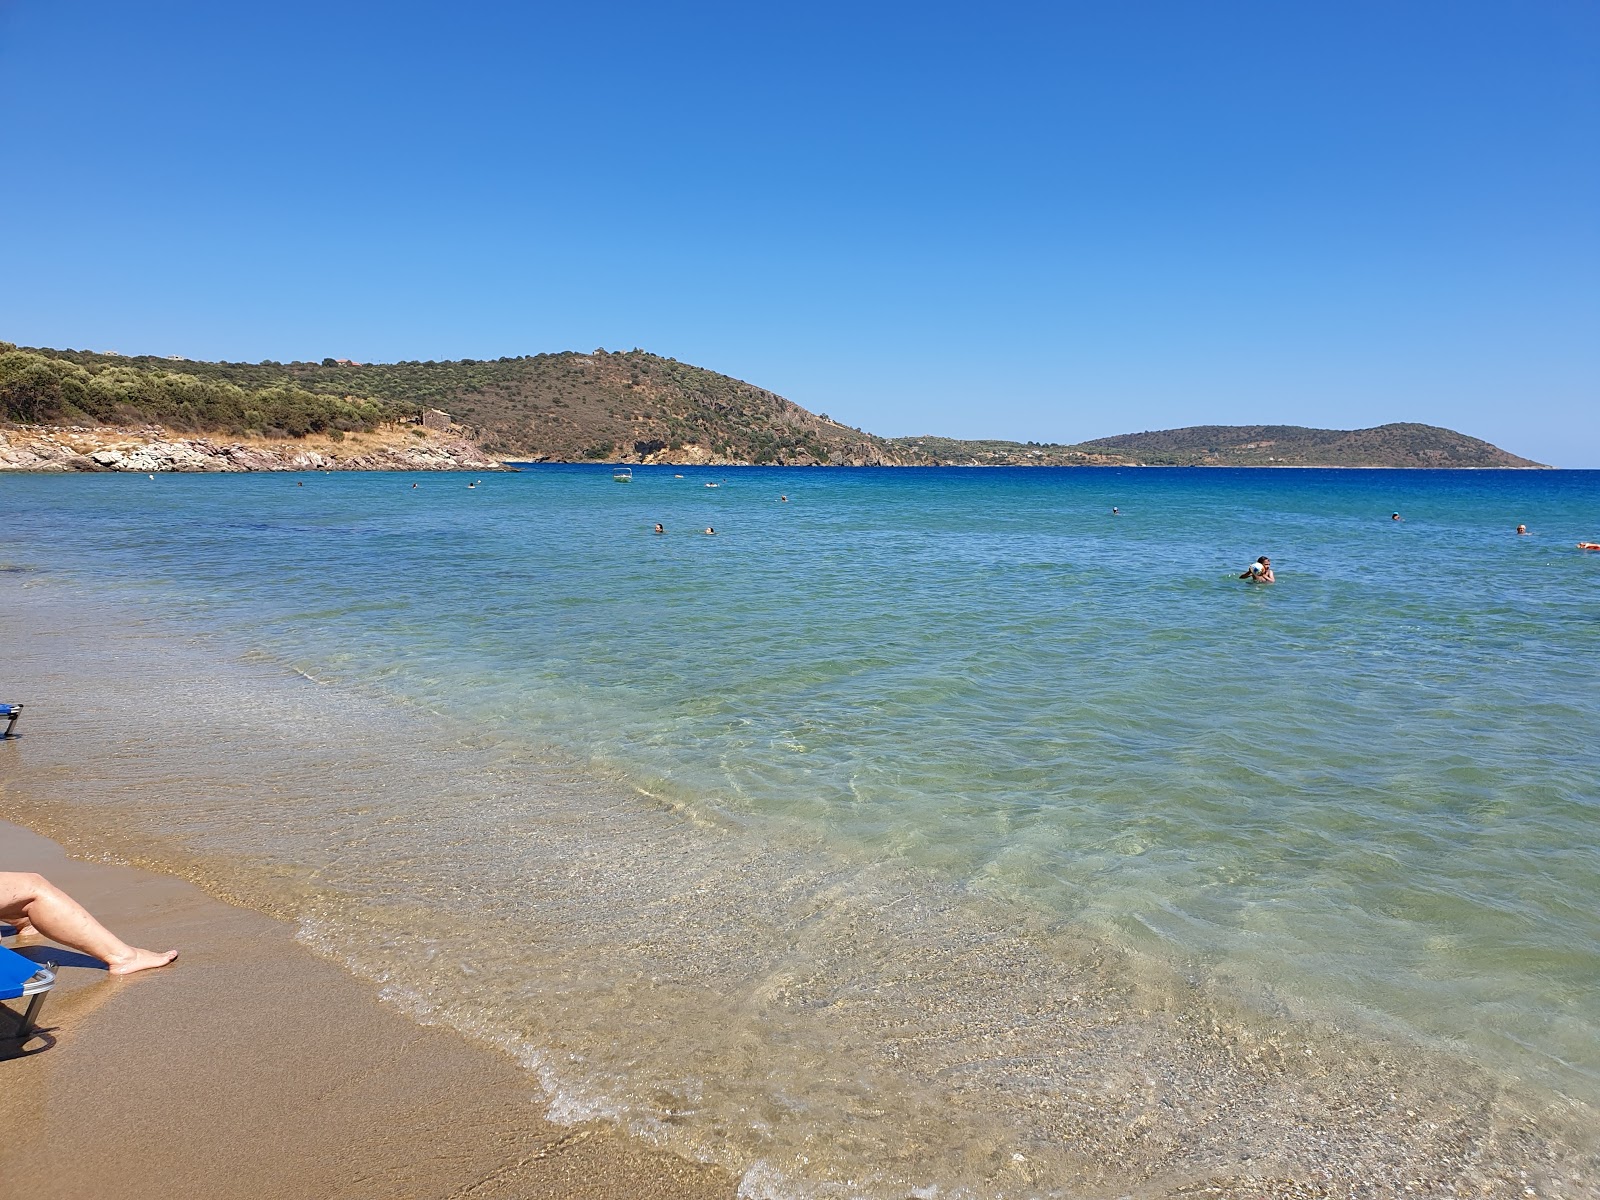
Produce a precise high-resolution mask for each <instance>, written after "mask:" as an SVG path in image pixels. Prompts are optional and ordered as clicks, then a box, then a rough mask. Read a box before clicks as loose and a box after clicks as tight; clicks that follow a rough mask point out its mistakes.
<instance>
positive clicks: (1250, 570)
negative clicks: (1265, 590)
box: [1239, 554, 1278, 583]
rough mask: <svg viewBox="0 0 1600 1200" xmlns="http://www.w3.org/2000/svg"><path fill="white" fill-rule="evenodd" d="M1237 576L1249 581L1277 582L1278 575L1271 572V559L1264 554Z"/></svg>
mask: <svg viewBox="0 0 1600 1200" xmlns="http://www.w3.org/2000/svg"><path fill="white" fill-rule="evenodd" d="M1239 578H1240V579H1248V580H1249V581H1250V582H1251V583H1277V582H1278V577H1277V576H1276V575H1274V574H1273V573H1272V560H1271V559H1270V558H1268V557H1267V556H1266V555H1265V554H1263V555H1262V556H1261V557H1260V558H1258V559H1256V560H1255V562H1253V563H1251V564H1250V565H1249V566H1248V567H1246V568H1245V570H1244V573H1243V574H1241V575H1240V576H1239Z"/></svg>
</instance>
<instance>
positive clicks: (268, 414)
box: [0, 342, 1544, 471]
mask: <svg viewBox="0 0 1600 1200" xmlns="http://www.w3.org/2000/svg"><path fill="white" fill-rule="evenodd" d="M508 461H527V462H627V463H673V464H685V465H693V464H706V465H715V466H737V465H774V466H780V465H781V466H1262V467H1270V466H1298V467H1306V466H1327V467H1480V468H1481V467H1499V468H1507V467H1515V468H1536V467H1542V466H1543V465H1544V464H1542V463H1536V462H1532V461H1531V460H1529V459H1526V458H1519V457H1518V456H1516V455H1514V454H1510V453H1508V452H1507V451H1504V450H1501V449H1500V448H1498V447H1496V446H1492V445H1490V444H1489V443H1488V442H1485V441H1481V440H1479V439H1478V438H1474V437H1468V436H1467V435H1465V434H1462V433H1456V432H1455V431H1453V430H1449V429H1441V428H1439V427H1437V426H1432V425H1418V424H1409V423H1397V424H1391V425H1380V426H1378V427H1377V428H1374V429H1357V430H1335V429H1306V428H1303V427H1301V426H1297V425H1199V426H1193V427H1190V428H1186V429H1169V430H1161V431H1157V432H1146V433H1129V434H1122V435H1120V436H1117V437H1108V438H1099V439H1096V440H1094V441H1090V442H1083V443H1080V444H1077V445H1060V444H1054V443H1033V442H1009V441H984V440H978V441H973V440H960V439H955V438H943V437H935V436H931V435H930V436H926V437H901V438H886V437H878V436H876V435H874V434H870V433H866V432H864V431H862V430H860V429H854V428H851V427H850V426H847V425H843V424H840V423H839V422H837V421H834V420H833V419H832V418H830V417H828V416H827V415H826V414H818V413H812V412H808V411H807V410H806V409H804V408H801V407H800V406H799V405H798V404H795V403H793V402H792V401H790V400H786V399H784V398H783V397H782V396H779V395H776V394H775V393H773V392H769V391H767V390H765V389H763V388H759V387H756V386H755V385H753V384H749V383H745V382H743V381H742V380H738V379H734V378H731V377H730V376H727V375H720V374H718V373H716V372H715V371H708V370H706V369H704V368H702V367H694V366H690V365H688V364H686V363H680V362H678V361H677V360H675V359H671V358H662V357H660V356H659V355H655V354H649V353H646V352H645V351H643V350H629V351H625V352H616V353H613V352H608V351H605V350H596V351H594V352H593V353H592V354H578V353H574V352H570V351H567V352H562V353H556V354H534V355H524V356H520V357H515V358H510V357H508V358H498V359H482V360H480V359H462V360H459V361H455V362H431V361H430V362H398V363H358V362H353V361H351V360H349V359H333V358H325V359H323V360H322V361H321V362H289V363H280V362H261V363H212V362H200V361H195V360H190V359H183V358H159V357H155V356H150V355H143V356H127V355H122V354H117V353H114V352H94V351H88V350H52V349H39V348H26V347H24V348H19V347H16V346H14V345H12V344H11V343H9V342H0V470H4V469H13V470H42V471H51V470H55V471H63V470H91V471H93V470H112V471H117V470H121V471H259V470H289V471H295V470H429V469H432V470H469V471H483V470H490V469H493V468H494V467H495V466H496V465H498V464H499V463H501V462H508Z"/></svg>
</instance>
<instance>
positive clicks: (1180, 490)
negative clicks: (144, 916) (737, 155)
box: [0, 464, 1600, 1200]
mask: <svg viewBox="0 0 1600 1200" xmlns="http://www.w3.org/2000/svg"><path fill="white" fill-rule="evenodd" d="M0 501H3V507H0V511H3V514H4V532H3V540H0V604H3V609H4V614H5V615H4V627H3V632H0V646H3V647H4V649H3V650H0V689H3V690H4V691H6V692H7V694H6V695H0V700H5V701H23V702H26V703H27V704H28V708H27V709H26V710H25V716H24V718H23V721H22V722H21V724H20V726H19V730H20V732H22V733H23V735H24V736H23V737H21V738H18V739H16V740H15V741H13V742H10V743H5V744H0V802H3V807H4V810H5V811H3V812H0V815H4V816H8V817H11V818H13V819H16V820H18V821H20V822H22V823H25V824H30V825H32V826H34V827H36V828H40V829H41V830H42V831H45V832H48V833H50V834H51V835H52V836H57V837H59V838H61V839H62V840H63V841H64V842H66V844H67V845H68V846H69V847H71V848H73V849H74V850H76V851H78V852H79V853H86V854H91V855H96V856H100V857H104V858H106V859H108V860H112V861H126V862H135V863H139V864H142V865H149V866H154V867H157V868H159V869H163V870H167V871H172V872H174V873H177V874H181V875H184V876H186V877H188V878H192V879H195V880H197V881H199V882H201V883H202V884H203V885H204V886H206V887H208V888H210V889H211V890H212V891H213V892H215V893H216V894H218V895H221V896H224V897H226V898H228V899H230V900H233V901H235V902H239V903H244V904H249V905H252V906H254V907H257V908H260V909H262V910H263V911H267V912H271V913H274V914H276V915H279V916H282V917H284V918H286V919H288V920H291V921H293V922H295V924H296V928H297V929H298V932H299V936H300V938H301V940H302V941H304V942H305V943H306V944H307V945H308V946H309V947H311V948H312V949H313V950H315V951H316V952H317V953H320V954H323V955H326V956H328V957H331V958H333V959H335V960H337V961H339V962H341V963H343V964H344V965H345V966H346V967H348V969H349V970H351V971H352V972H354V973H356V974H357V975H359V976H361V977H362V978H364V979H368V980H371V981H372V984H373V986H374V987H375V988H376V989H377V990H378V991H379V992H380V993H381V994H382V995H383V997H384V998H385V999H386V1000H387V1001H389V1002H390V1003H392V1004H394V1005H396V1006H398V1007H399V1008H400V1009H402V1010H403V1011H404V1012H406V1013H407V1014H409V1015H410V1016H411V1017H413V1018H414V1019H415V1020H417V1021H420V1022H424V1023H428V1024H437V1025H443V1026H447V1027H450V1028H453V1029H456V1030H458V1031H460V1032H461V1033H462V1034H464V1035H465V1036H467V1037H469V1038H472V1039H475V1040H478V1041H482V1042H486V1043H489V1044H491V1045H493V1046H496V1047H498V1048H500V1049H501V1050H503V1051H504V1052H505V1053H507V1054H509V1055H511V1056H513V1057H514V1058H515V1059H516V1060H517V1061H518V1062H520V1063H521V1064H523V1066H524V1067H525V1068H526V1070H527V1072H528V1078H529V1080H530V1088H531V1090H532V1091H534V1092H536V1094H537V1095H538V1096H539V1097H540V1101H539V1102H540V1103H542V1104H544V1105H547V1106H548V1108H549V1110H550V1113H551V1115H552V1116H553V1117H554V1118H555V1119H556V1120H558V1121H563V1122H570V1123H581V1122H588V1121H599V1122H606V1123H611V1124H615V1125H617V1126H619V1127H621V1128H623V1129H626V1130H628V1131H629V1132H631V1133H632V1134H633V1135H635V1136H637V1137H640V1138H644V1139H647V1140H649V1141H651V1142H654V1143H656V1144H659V1145H662V1146H665V1147H667V1148H669V1149H671V1150H674V1151H676V1152H678V1153H681V1154H684V1155H687V1156H689V1157H692V1158H696V1159H700V1160H704V1161H709V1162H715V1163H719V1164H721V1165H723V1166H725V1167H726V1168H727V1169H729V1170H730V1171H732V1172H733V1173H734V1174H735V1176H737V1177H738V1178H739V1180H740V1194H741V1195H742V1196H744V1197H747V1198H750V1200H789V1198H794V1200H835V1198H846V1197H849V1198H855V1197H861V1198H865V1200H898V1198H901V1197H916V1198H918V1200H933V1198H939V1200H952V1198H954V1200H1011V1198H1020V1197H1063V1198H1065V1197H1074V1198H1077V1197H1102V1196H1103V1197H1121V1196H1197V1195H1219V1196H1240V1197H1245V1196H1256V1195H1262V1196H1265V1195H1279V1194H1282V1195H1291V1194H1292V1195H1375V1196H1383V1195H1396V1196H1399V1195H1452V1196H1453V1195H1458V1194H1461V1195H1466V1194H1472V1195H1508V1196H1509V1195H1516V1196H1522V1195H1540V1196H1575V1197H1576V1196H1595V1195H1600V1172H1597V1164H1600V1149H1597V1144H1596V1142H1597V1130H1600V1119H1597V1114H1600V1036H1597V1034H1600V911H1597V910H1600V553H1590V552H1585V551H1582V550H1580V549H1578V548H1577V547H1576V545H1575V543H1577V542H1578V541H1580V540H1590V539H1600V472H1585V471H1386V470H1313V469H1253V470H1252V469H1186V468H1172V469H1164V468H1145V469H1134V468H1126V469H1124V468H1062V469H1055V468H1019V469H1011V468H995V469H987V468H984V469H975V468H969V469H955V468H952V469H942V468H939V469H936V468H927V469H922V468H900V469H870V468H869V469H822V468H812V469H804V468H788V469H779V468H734V467H670V466H664V467H656V466H643V467H634V468H633V479H632V482H631V483H619V482H616V481H614V480H613V477H612V470H611V468H610V467H608V466H604V465H544V464H540V465H527V466H525V467H524V468H523V469H521V470H519V471H516V472H507V473H495V474H489V475H483V476H477V477H473V476H466V475H460V474H424V473H418V474H404V473H333V474H324V473H305V474H256V475H158V476H155V477H153V478H151V477H146V476H145V475H110V474H96V475H70V476H67V475H9V476H4V477H0ZM657 523H660V524H661V525H662V527H663V530H664V532H660V533H657V532H655V531H654V526H655V525H656V524H657ZM1519 524H1520V525H1526V527H1527V533H1526V534H1523V535H1519V534H1518V533H1516V529H1517V526H1518V525H1519ZM712 530H714V531H715V532H714V533H713V532H712ZM1259 555H1268V556H1270V557H1271V560H1272V565H1273V569H1274V571H1275V573H1276V578H1277V582H1276V583H1275V584H1272V585H1261V584H1251V583H1248V582H1244V581H1241V580H1240V578H1239V575H1240V573H1241V572H1242V571H1244V570H1245V569H1246V567H1247V566H1248V564H1249V563H1251V562H1252V561H1253V560H1255V559H1256V558H1257V556H1259ZM1207 1189H1209V1190H1207ZM1297 1189H1298V1190H1297ZM1319 1189H1320V1190H1319Z"/></svg>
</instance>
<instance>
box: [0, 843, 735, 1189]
mask: <svg viewBox="0 0 1600 1200" xmlns="http://www.w3.org/2000/svg"><path fill="white" fill-rule="evenodd" d="M0 870H37V871H39V872H40V873H42V874H44V875H46V876H47V877H49V878H50V879H51V880H52V881H54V882H56V883H59V884H61V885H62V886H63V887H65V888H66V889H67V890H68V891H69V892H70V893H71V894H72V895H74V896H75V897H77V898H78V899H79V900H81V901H82V902H84V903H85V904H86V905H87V906H88V907H89V908H90V910H91V911H92V912H94V913H95V914H96V915H97V916H98V917H100V918H101V919H102V920H104V921H105V923H106V924H107V925H108V926H110V927H111V928H112V929H113V930H114V931H115V932H117V933H118V934H119V935H121V936H123V937H124V938H126V939H127V940H129V941H131V942H133V943H134V944H136V945H142V946H146V947H151V948H155V947H160V948H163V949H165V948H168V947H171V946H177V947H179V948H180V949H181V950H182V956H181V957H180V959H179V960H178V962H177V963H176V964H174V965H173V966H171V967H167V968H162V969H159V970H155V971H146V972H143V973H141V974H138V975H134V976H130V977H128V978H125V979H116V978H112V977H111V976H108V975H107V974H106V973H105V972H104V971H103V970H101V969H99V968H98V966H90V965H88V964H87V962H86V961H85V960H83V956H81V955H75V954H74V953H73V952H71V951H61V950H59V949H55V948H53V947H52V945H51V944H50V943H48V942H45V941H43V940H41V939H33V940H23V941H22V942H20V943H10V944H12V945H14V946H15V947H16V948H18V949H19V950H22V951H24V952H26V953H27V954H28V955H29V956H30V957H38V958H54V959H56V960H57V961H59V962H61V963H62V964H63V965H62V966H61V970H60V977H61V981H60V983H58V985H57V986H56V988H55V990H54V991H53V992H52V993H51V995H50V997H49V999H48V1000H47V1001H46V1002H45V1005H44V1009H43V1011H42V1013H41V1022H40V1027H41V1034H40V1035H39V1036H36V1037H35V1038H34V1039H33V1040H31V1041H29V1042H28V1043H27V1044H26V1046H25V1047H23V1048H22V1050H21V1052H20V1053H19V1051H18V1047H17V1043H16V1042H15V1041H14V1040H6V1041H0V1127H3V1128H4V1129H5V1131H6V1132H5V1136H4V1137H0V1193H3V1194H5V1195H12V1196H23V1195H32V1196H49V1197H53V1198H61V1200H65V1198H70V1197H80V1196H82V1197H91V1196H92V1197H102V1196H113V1195H114V1196H119V1197H130V1198H132V1197H143V1196H152V1197H153V1196H170V1195H174V1194H187V1195H192V1196H203V1197H216V1198H226V1197H233V1196H240V1197H246V1196H248V1197H252V1198H253V1200H264V1198H267V1197H279V1196H283V1197H291V1196H292V1197H340V1198H341V1200H354V1198H358V1197H400V1196H405V1197H419V1198H420V1197H458V1196H459V1197H466V1196H471V1197H473V1198H474V1200H480V1198H481V1200H495V1198H501V1200H510V1198H513V1197H518V1198H520V1197H530V1198H532V1197H551V1198H556V1197H562V1198H567V1197H571V1198H593V1200H622V1198H624V1197H627V1198H633V1197H643V1198H646V1200H648V1198H652V1197H660V1198H663V1200H664V1198H666V1197H672V1198H674V1200H678V1198H682V1200H714V1198H716V1200H726V1198H729V1197H732V1196H733V1195H734V1193H735V1182H734V1181H733V1180H732V1179H731V1178H730V1177H729V1176H727V1175H725V1174H723V1173H722V1172H720V1171H717V1170H716V1169H714V1168H710V1167H706V1166H702V1165H700V1164H695V1163H689V1162H686V1161H685V1160H683V1159H681V1158H678V1157H675V1156H673V1155H670V1154H666V1153H663V1152H658V1151H655V1150H653V1149H651V1148H650V1147H649V1146H647V1145H645V1144H644V1143H642V1142H639V1141H637V1140H634V1139H630V1138H628V1137H626V1135H623V1134H620V1133H618V1132H616V1131H614V1130H612V1129H610V1128H606V1127H602V1126H599V1125H586V1126H577V1127H572V1128H566V1127H562V1126H558V1125H555V1124H552V1123H551V1122H549V1121H546V1120H544V1119H543V1116H542V1112H543V1105H542V1097H541V1095H540V1094H539V1092H538V1090H537V1086H536V1085H535V1084H534V1083H533V1081H532V1080H531V1079H530V1078H529V1077H528V1076H527V1075H526V1074H525V1073H524V1072H523V1071H522V1070H520V1069H519V1068H518V1067H517V1066H516V1065H515V1064H514V1063H513V1062H511V1060H510V1059H508V1058H506V1057H505V1056H503V1055H501V1054H498V1053H496V1052H495V1051H493V1050H491V1049H488V1048H486V1047H481V1046H477V1045H473V1044H469V1043H468V1042H466V1041H465V1040H464V1039H462V1038H460V1037H459V1036H457V1035H455V1034H453V1033H450V1032H447V1031H443V1030H438V1029H429V1028H424V1027H421V1026H418V1025H416V1024H414V1023H413V1022H412V1021H410V1020H408V1019H407V1018H405V1017H403V1016H401V1015H400V1014H398V1013H396V1012H395V1011H393V1010H392V1009H390V1008H388V1007H386V1006H385V1005H383V1004H382V1003H380V1001H379V1000H378V998H377V996H376V994H375V989H374V986H373V985H371V984H368V983H364V982H362V981H360V980H357V979H355V978H353V977H352V976H350V975H349V974H348V973H346V972H345V971H343V970H342V969H340V968H339V967H337V966H335V965H334V964H332V963H330V962H327V961H324V960H322V959H320V958H318V957H317V956H315V955H314V954H312V953H311V952H310V951H308V950H307V949H306V948H305V947H303V946H301V945H299V944H298V943H297V942H296V941H295V940H294V937H293V935H292V931H291V928H290V926H289V925H287V924H285V923H283V922H280V921H277V920H274V919H272V918H270V917H266V916H263V915H261V914H259V913H256V912H253V911H250V910H247V909H243V908H236V907H233V906H231V905H228V904H225V903H223V902H222V901H219V900H216V899H213V898H212V897H210V896H208V895H206V894H205V893H203V892H201V891H200V890H199V889H197V888H195V887H194V886H192V885H190V884H187V883H184V882H181V881H179V880H176V879H172V878H170V877H167V876H163V875H158V874H154V873H152V872H147V871H141V870H135V869H132V868H128V867H121V866H112V865H105V864H98V863H86V862H82V861H78V860H75V859H72V858H69V857H68V856H67V855H66V854H65V853H64V852H63V851H62V849H61V848H60V847H59V846H57V845H56V844H55V843H53V842H50V841H48V840H46V839H45V838H43V837H41V836H39V835H37V834H35V833H32V832H30V831H28V830H26V829H23V828H21V827H19V826H16V825H11V824H7V823H4V822H0ZM11 1007H13V1008H15V1007H16V1006H15V1004H13V1005H12V1006H11ZM0 1020H3V1018H0ZM7 1032H9V1026H8V1027H7Z"/></svg>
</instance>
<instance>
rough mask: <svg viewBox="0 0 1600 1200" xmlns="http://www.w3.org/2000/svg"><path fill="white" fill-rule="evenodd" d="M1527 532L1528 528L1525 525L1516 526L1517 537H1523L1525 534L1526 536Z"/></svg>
mask: <svg viewBox="0 0 1600 1200" xmlns="http://www.w3.org/2000/svg"><path fill="white" fill-rule="evenodd" d="M1527 532H1528V527H1527V526H1526V525H1518V526H1517V536H1518V537H1522V536H1524V535H1525V534H1527Z"/></svg>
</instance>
